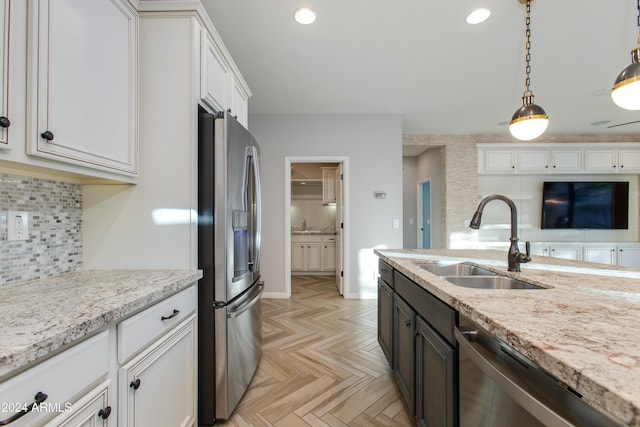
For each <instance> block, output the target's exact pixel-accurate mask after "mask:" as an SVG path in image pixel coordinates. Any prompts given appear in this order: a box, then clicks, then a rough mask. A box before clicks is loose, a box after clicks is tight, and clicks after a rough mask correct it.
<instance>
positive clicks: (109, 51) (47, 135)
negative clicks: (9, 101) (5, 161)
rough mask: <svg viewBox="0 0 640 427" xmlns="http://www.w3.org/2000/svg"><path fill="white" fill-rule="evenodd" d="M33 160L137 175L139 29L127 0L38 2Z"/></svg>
mask: <svg viewBox="0 0 640 427" xmlns="http://www.w3.org/2000/svg"><path fill="white" fill-rule="evenodd" d="M33 3H34V4H35V7H34V8H30V9H29V14H30V33H31V35H32V40H33V44H32V45H31V46H30V52H29V62H30V64H29V68H30V70H31V71H32V77H31V81H30V84H29V94H28V97H27V100H28V102H29V103H31V104H30V105H29V111H28V113H27V116H28V120H29V125H28V133H29V134H28V141H27V152H28V154H31V155H34V156H39V157H45V158H49V159H54V160H57V161H62V162H68V163H74V164H79V165H82V166H86V167H89V168H95V169H101V170H107V171H110V172H116V173H122V174H126V175H134V174H136V172H137V129H136V127H137V110H138V108H137V65H136V64H137V51H136V49H137V43H138V40H137V31H138V30H137V28H138V20H137V15H136V13H135V11H134V10H133V9H132V8H131V5H130V4H129V2H128V1H126V0H94V1H86V0H58V1H38V2H33Z"/></svg>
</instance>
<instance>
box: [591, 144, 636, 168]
mask: <svg viewBox="0 0 640 427" xmlns="http://www.w3.org/2000/svg"><path fill="white" fill-rule="evenodd" d="M584 155H585V171H586V172H592V173H637V172H640V149H637V148H631V147H620V148H613V147H597V148H586V149H585V152H584Z"/></svg>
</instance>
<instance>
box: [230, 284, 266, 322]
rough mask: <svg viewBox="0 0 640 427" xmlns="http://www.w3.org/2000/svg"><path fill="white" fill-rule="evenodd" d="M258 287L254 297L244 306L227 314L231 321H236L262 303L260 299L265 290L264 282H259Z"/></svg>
mask: <svg viewBox="0 0 640 427" xmlns="http://www.w3.org/2000/svg"><path fill="white" fill-rule="evenodd" d="M257 286H258V287H257V288H256V290H255V291H254V292H253V295H252V296H251V297H250V298H249V299H248V300H247V301H246V302H245V303H243V304H241V305H240V306H239V307H238V308H237V309H235V310H233V311H229V312H228V313H227V317H228V318H230V319H235V318H236V317H238V316H240V315H241V314H242V313H244V312H245V311H247V310H249V309H250V308H251V307H252V306H253V305H254V304H255V303H257V302H258V301H260V297H261V296H262V290H263V289H264V282H263V281H260V282H258V285H257Z"/></svg>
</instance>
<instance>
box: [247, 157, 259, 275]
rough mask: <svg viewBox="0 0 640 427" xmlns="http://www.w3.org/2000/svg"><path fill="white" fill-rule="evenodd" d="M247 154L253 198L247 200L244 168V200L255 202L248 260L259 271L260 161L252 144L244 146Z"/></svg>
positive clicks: (248, 207) (254, 269) (249, 207)
mask: <svg viewBox="0 0 640 427" xmlns="http://www.w3.org/2000/svg"><path fill="white" fill-rule="evenodd" d="M246 154H247V163H250V166H251V168H252V169H253V178H254V183H253V185H254V190H255V192H254V196H255V200H252V201H250V200H248V196H247V193H248V192H247V186H248V185H249V182H248V181H249V175H250V174H249V170H248V169H249V168H247V169H245V170H246V172H245V194H244V200H245V203H247V205H250V203H251V202H255V203H256V211H255V215H256V222H255V224H256V229H255V236H254V239H253V248H252V249H253V254H254V256H253V259H251V260H249V263H250V264H253V271H260V240H261V235H262V188H261V185H260V163H259V159H258V149H257V148H256V147H254V146H250V147H247V148H246ZM246 208H247V209H246V210H249V209H251V206H246Z"/></svg>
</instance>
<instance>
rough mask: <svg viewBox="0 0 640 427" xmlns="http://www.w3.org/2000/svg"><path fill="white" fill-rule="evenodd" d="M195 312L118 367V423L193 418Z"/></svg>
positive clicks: (171, 422)
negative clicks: (129, 360)
mask: <svg viewBox="0 0 640 427" xmlns="http://www.w3.org/2000/svg"><path fill="white" fill-rule="evenodd" d="M195 361H196V334H195V316H191V317H190V318H189V319H188V320H187V321H185V322H184V323H182V324H181V325H180V326H178V327H176V329H174V330H173V331H172V332H169V333H168V335H167V336H166V337H165V338H163V339H161V340H160V341H159V342H158V343H156V344H155V345H153V346H152V347H150V348H149V349H147V350H146V351H144V352H143V353H142V354H141V355H140V356H138V357H136V358H135V359H133V360H132V361H131V362H129V363H128V364H126V365H124V366H123V367H122V368H120V371H119V390H118V392H119V393H118V397H119V402H118V403H119V407H118V416H119V421H120V422H119V423H118V425H122V426H129V427H135V426H189V425H192V424H193V423H194V422H195V419H196V387H195V384H196V383H195V381H196V363H195Z"/></svg>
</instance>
